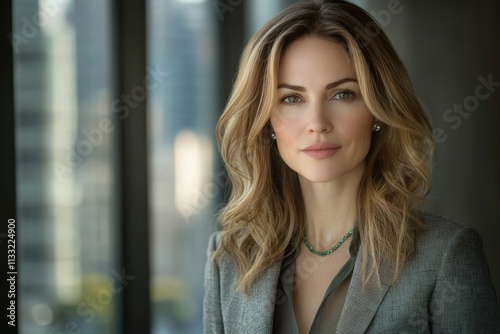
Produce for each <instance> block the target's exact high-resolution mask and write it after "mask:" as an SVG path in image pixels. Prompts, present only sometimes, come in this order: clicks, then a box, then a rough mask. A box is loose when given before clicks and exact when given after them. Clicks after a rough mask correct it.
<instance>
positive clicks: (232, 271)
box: [205, 231, 237, 286]
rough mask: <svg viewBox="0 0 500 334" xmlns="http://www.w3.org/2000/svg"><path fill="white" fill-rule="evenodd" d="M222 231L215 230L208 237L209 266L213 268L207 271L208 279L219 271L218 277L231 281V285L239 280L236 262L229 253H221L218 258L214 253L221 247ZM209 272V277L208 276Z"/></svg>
mask: <svg viewBox="0 0 500 334" xmlns="http://www.w3.org/2000/svg"><path fill="white" fill-rule="evenodd" d="M221 234H222V232H221V231H216V232H213V233H212V234H211V235H210V238H209V239H208V247H207V268H212V270H207V271H206V277H205V278H206V279H211V278H213V274H214V273H215V272H216V273H217V276H218V277H217V278H218V279H219V280H221V281H224V282H231V284H230V285H231V286H233V285H235V284H234V282H236V281H237V268H236V264H235V263H234V261H233V260H232V258H231V257H230V256H229V255H228V254H220V256H218V257H217V258H215V257H214V254H215V252H216V251H217V250H219V248H220V247H221ZM207 274H208V277H207Z"/></svg>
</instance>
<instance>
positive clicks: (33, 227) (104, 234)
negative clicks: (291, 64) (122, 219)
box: [10, 0, 119, 334]
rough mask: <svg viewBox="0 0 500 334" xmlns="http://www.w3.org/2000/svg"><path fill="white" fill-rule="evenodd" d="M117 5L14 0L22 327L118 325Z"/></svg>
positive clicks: (108, 328)
mask: <svg viewBox="0 0 500 334" xmlns="http://www.w3.org/2000/svg"><path fill="white" fill-rule="evenodd" d="M109 6H110V2H109V1H102V0H89V1H72V0H58V1H53V0H15V1H13V21H14V27H13V32H12V35H11V36H10V38H11V40H12V45H13V48H14V76H15V87H14V88H15V105H16V110H15V116H16V129H15V131H16V155H17V159H16V160H17V192H18V201H17V205H18V207H17V212H18V216H17V220H18V221H20V222H21V223H20V224H18V256H19V274H20V275H19V283H18V284H19V285H20V290H19V299H21V300H22V302H21V303H19V305H20V307H21V309H20V310H19V311H18V312H19V313H20V314H21V316H20V321H21V322H20V324H19V327H20V332H22V333H34V334H35V333H43V334H47V333H61V332H62V333H66V332H75V331H77V330H78V329H81V331H82V332H89V333H115V332H116V330H115V322H116V316H115V311H114V310H115V305H116V298H115V297H116V291H117V290H116V289H114V288H113V286H111V282H112V281H113V279H114V275H116V273H117V272H119V267H118V266H117V264H116V260H115V255H116V254H115V251H114V247H115V239H114V237H113V236H114V235H116V233H115V229H116V225H115V215H114V204H113V200H112V199H113V196H114V190H113V189H114V177H113V168H114V166H115V162H114V159H113V154H112V152H113V149H114V145H115V140H114V134H113V131H111V124H110V123H109V120H110V114H111V98H110V96H111V89H110V87H111V85H112V79H111V75H110V74H111V70H110V54H111V50H110V45H111V43H110V41H111V29H110V8H109ZM89 18H91V19H89Z"/></svg>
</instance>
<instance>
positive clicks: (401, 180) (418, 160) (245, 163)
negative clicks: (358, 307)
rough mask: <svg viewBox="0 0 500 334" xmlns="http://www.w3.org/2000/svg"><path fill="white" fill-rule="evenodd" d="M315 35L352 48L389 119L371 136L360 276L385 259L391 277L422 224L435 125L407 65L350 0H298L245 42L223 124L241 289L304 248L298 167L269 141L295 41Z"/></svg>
mask: <svg viewBox="0 0 500 334" xmlns="http://www.w3.org/2000/svg"><path fill="white" fill-rule="evenodd" d="M307 36H314V37H323V38H329V39H330V40H332V41H335V42H338V43H340V45H342V46H343V47H344V48H345V50H346V51H347V52H348V54H349V56H350V58H351V60H352V63H353V66H354V70H355V73H356V76H357V79H358V82H359V86H360V89H361V93H362V96H363V98H364V101H365V103H366V105H367V106H368V108H369V109H370V111H371V112H372V114H373V115H374V117H375V118H376V119H377V120H378V121H379V122H381V123H382V128H381V130H380V131H379V132H375V133H374V135H373V138H372V144H371V148H370V150H369V152H368V155H367V157H366V169H365V172H364V175H363V177H362V179H361V182H360V184H359V187H358V194H357V234H358V237H359V239H358V240H359V241H360V244H361V247H360V252H361V255H362V259H363V262H362V276H363V282H364V283H366V282H367V281H368V280H369V279H370V278H372V277H374V278H375V279H377V280H378V279H379V278H380V276H379V272H378V267H379V264H380V262H381V261H383V260H384V259H392V260H394V261H395V272H394V278H396V277H397V274H398V272H399V271H400V269H401V267H402V266H403V265H404V263H405V262H406V260H407V259H408V258H409V257H410V256H411V254H412V253H413V252H414V250H415V237H416V235H417V234H418V233H419V231H420V230H421V229H422V228H423V223H422V222H421V220H420V219H419V217H418V215H417V214H415V212H416V211H415V209H416V208H417V205H418V204H419V203H420V202H421V201H422V200H423V199H424V198H425V196H426V195H427V194H428V192H429V191H430V188H431V171H430V170H431V160H432V155H433V150H434V141H433V138H432V128H431V124H430V121H429V118H428V116H427V115H426V113H425V112H424V110H423V108H422V106H421V104H420V103H419V101H418V98H417V96H416V93H415V91H414V88H413V86H412V84H411V82H410V79H409V76H408V74H407V72H406V69H405V67H404V65H403V63H402V62H401V60H400V59H399V57H398V55H397V54H396V52H395V51H394V49H393V47H392V45H391V43H390V41H389V40H388V38H387V36H386V35H385V34H384V32H383V31H382V29H381V28H380V27H379V25H378V24H377V23H376V22H375V21H374V20H373V19H372V18H371V17H370V15H369V14H368V13H366V11H364V10H363V9H361V8H360V7H358V6H356V5H354V4H351V3H348V2H345V1H328V0H310V1H304V2H299V3H296V4H294V5H292V6H290V7H288V8H287V9H285V10H284V11H282V12H281V13H279V14H278V15H277V16H276V17H275V18H274V19H272V20H271V21H270V22H268V23H267V24H266V25H265V26H264V27H262V28H261V29H260V30H259V31H258V32H257V33H256V34H255V35H254V36H253V38H252V39H251V40H250V41H249V42H248V44H247V45H246V47H245V49H244V52H243V55H242V58H241V62H240V67H239V71H238V75H237V78H236V80H235V83H234V86H233V91H232V93H231V97H230V99H229V101H228V103H227V106H226V108H225V110H224V113H223V114H222V116H221V118H220V120H219V122H218V124H217V129H216V136H217V143H218V145H219V149H220V153H221V156H222V159H223V161H224V164H225V167H226V170H227V173H228V176H229V179H230V181H231V186H232V187H231V193H230V196H229V198H228V202H227V204H226V205H225V207H224V208H223V209H222V210H221V211H220V214H219V222H220V224H221V226H222V233H221V236H220V247H219V248H218V250H217V251H216V252H215V258H216V259H220V257H221V256H222V254H227V255H229V256H230V257H231V258H232V259H233V260H234V263H235V264H236V267H237V270H238V275H239V284H240V288H241V289H242V290H243V291H245V292H248V289H249V287H250V286H251V284H252V282H253V281H254V280H255V278H256V277H257V276H258V275H259V274H260V273H261V272H263V271H264V270H265V269H266V268H268V267H269V266H271V265H272V264H273V263H275V262H276V261H278V260H279V259H280V258H282V257H283V256H284V253H285V250H286V249H287V246H289V245H290V244H291V245H292V249H295V247H298V241H299V240H300V238H295V237H294V236H297V235H300V234H301V233H302V232H303V231H304V228H305V214H304V205H303V202H302V195H301V190H300V186H299V182H298V176H297V174H296V172H294V171H293V170H291V169H290V168H289V167H288V166H287V165H286V164H285V163H284V162H283V160H282V159H281V157H280V155H279V152H278V150H277V147H276V145H274V144H273V141H272V140H271V127H270V116H271V113H272V111H273V108H275V106H276V101H277V96H276V95H277V78H278V68H279V64H280V59H281V57H282V55H283V53H284V52H285V50H286V48H287V46H288V45H290V44H291V43H292V42H294V41H296V40H297V39H299V38H302V37H307Z"/></svg>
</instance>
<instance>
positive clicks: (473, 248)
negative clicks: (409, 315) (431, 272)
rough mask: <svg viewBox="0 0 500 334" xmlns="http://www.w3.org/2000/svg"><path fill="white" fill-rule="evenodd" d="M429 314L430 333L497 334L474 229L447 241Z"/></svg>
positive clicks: (492, 296)
mask: <svg viewBox="0 0 500 334" xmlns="http://www.w3.org/2000/svg"><path fill="white" fill-rule="evenodd" d="M439 255H440V254H436V256H439ZM429 310H430V320H431V323H432V332H433V333H476V334H477V333H500V316H499V313H498V308H497V302H496V293H495V289H494V286H493V283H492V281H491V278H490V272H489V269H488V264H487V261H486V257H485V255H484V253H483V246H482V241H481V238H480V236H479V235H478V233H477V232H476V231H475V230H474V229H472V228H462V229H460V230H458V231H457V232H456V233H454V234H453V235H452V237H451V238H450V240H449V241H448V245H447V246H446V247H445V252H444V254H442V261H441V264H440V267H439V271H438V275H437V281H436V285H435V287H434V291H433V293H432V296H431V300H430V303H429Z"/></svg>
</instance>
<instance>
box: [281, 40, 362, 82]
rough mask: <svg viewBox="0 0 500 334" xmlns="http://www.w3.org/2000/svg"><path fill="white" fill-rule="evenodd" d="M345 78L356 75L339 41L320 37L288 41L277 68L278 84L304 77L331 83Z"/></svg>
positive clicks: (305, 79) (304, 78)
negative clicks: (288, 43)
mask: <svg viewBox="0 0 500 334" xmlns="http://www.w3.org/2000/svg"><path fill="white" fill-rule="evenodd" d="M344 77H353V78H355V73H354V68H353V66H352V61H351V58H350V57H349V54H348V53H347V51H346V50H345V49H344V48H343V47H342V46H341V45H340V44H339V43H338V42H336V41H334V40H331V39H327V38H322V37H303V38H300V39H298V40H296V41H294V42H293V43H291V44H290V45H289V46H288V47H287V48H286V50H285V52H284V53H283V55H282V57H281V60H280V65H279V71H278V81H279V83H285V82H286V83H289V82H287V81H290V80H292V81H297V80H300V81H302V80H304V81H307V79H314V81H316V82H317V81H322V79H323V80H326V81H328V82H330V81H332V80H338V79H341V78H344ZM297 83H298V82H297Z"/></svg>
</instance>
